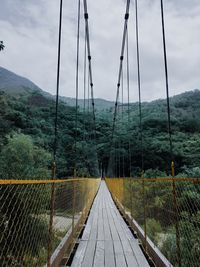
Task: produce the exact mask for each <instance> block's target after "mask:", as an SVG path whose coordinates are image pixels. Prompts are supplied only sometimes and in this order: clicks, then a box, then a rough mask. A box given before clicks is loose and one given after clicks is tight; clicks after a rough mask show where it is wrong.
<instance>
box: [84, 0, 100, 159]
mask: <svg viewBox="0 0 200 267" xmlns="http://www.w3.org/2000/svg"><path fill="white" fill-rule="evenodd" d="M83 6H84V19H85V29H86V41H87V54H88V68H89V82H90V90H91V102H92V114H93V127H94V145H95V151H96V159H97V164H98V155H97V141H96V115H95V104H94V88H93V87H94V84H93V76H92V64H91V59H92V57H91V49H90V34H89V23H88V19H89V16H88V9H87V0H83Z"/></svg>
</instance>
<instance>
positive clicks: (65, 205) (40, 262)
mask: <svg viewBox="0 0 200 267" xmlns="http://www.w3.org/2000/svg"><path fill="white" fill-rule="evenodd" d="M99 182H100V180H99V179H87V178H84V179H67V180H0V266H1V267H7V266H15V267H17V266H20V267H21V266H25V267H28V266H31V267H34V266H37V267H40V266H41V267H42V266H45V264H46V266H58V263H60V262H61V260H63V258H66V257H67V255H69V254H70V252H71V250H72V248H73V246H74V244H75V239H76V237H77V235H78V233H79V232H80V230H81V226H82V224H83V223H84V221H85V218H86V217H87V214H88V212H89V210H90V206H91V204H92V201H93V199H94V197H95V194H96V192H97V190H98V186H99ZM66 260H67V259H66Z"/></svg>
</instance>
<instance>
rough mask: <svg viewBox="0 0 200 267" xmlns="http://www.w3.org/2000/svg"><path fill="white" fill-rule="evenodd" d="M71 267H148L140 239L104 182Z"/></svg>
mask: <svg viewBox="0 0 200 267" xmlns="http://www.w3.org/2000/svg"><path fill="white" fill-rule="evenodd" d="M71 266H72V267H79V266H81V267H104V266H106V267H115V266H116V267H127V266H130V267H148V266H149V264H148V262H147V260H146V258H145V257H144V254H143V253H142V251H141V249H140V247H139V245H138V241H137V239H135V238H134V236H133V235H132V233H131V231H130V230H129V228H128V226H127V224H126V223H125V221H124V220H123V218H122V217H121V215H120V213H119V211H118V210H117V208H116V206H115V204H114V202H113V200H112V198H111V195H110V192H109V191H108V189H107V186H106V184H105V182H104V181H102V182H101V185H100V189H99V192H98V194H97V196H96V198H95V200H94V203H93V206H92V209H91V212H90V215H89V218H88V221H87V224H86V227H85V229H84V232H83V235H82V238H81V240H80V243H79V246H78V248H77V251H76V253H75V256H74V259H73V262H72V265H71Z"/></svg>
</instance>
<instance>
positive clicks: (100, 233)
mask: <svg viewBox="0 0 200 267" xmlns="http://www.w3.org/2000/svg"><path fill="white" fill-rule="evenodd" d="M100 198H101V199H100V205H99V214H98V233H97V239H98V240H105V239H104V226H103V192H102V191H101V195H100Z"/></svg>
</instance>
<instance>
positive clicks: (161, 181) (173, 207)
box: [106, 178, 200, 267]
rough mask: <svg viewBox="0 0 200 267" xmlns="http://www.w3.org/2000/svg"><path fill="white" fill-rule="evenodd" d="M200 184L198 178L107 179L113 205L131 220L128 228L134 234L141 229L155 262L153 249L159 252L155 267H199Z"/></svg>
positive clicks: (148, 250) (146, 248)
mask: <svg viewBox="0 0 200 267" xmlns="http://www.w3.org/2000/svg"><path fill="white" fill-rule="evenodd" d="M199 181H200V179H199V178H197V179H194V178H185V179H184V178H149V179H135V178H107V179H106V183H107V185H108V187H109V190H110V192H111V194H112V196H113V198H114V199H115V201H116V203H117V204H118V206H119V207H120V208H121V210H122V212H123V213H124V214H125V216H127V218H130V225H131V226H132V227H133V229H134V230H136V231H138V230H139V232H140V228H141V229H142V237H141V236H140V237H141V239H142V240H141V241H142V243H143V247H144V249H145V250H146V252H147V254H149V255H150V257H152V258H153V260H154V261H157V259H156V257H157V256H156V257H155V255H154V252H155V251H156V249H158V251H159V252H161V256H160V259H159V261H160V262H162V264H160V263H159V264H158V266H169V265H167V264H170V263H171V265H173V266H178V267H179V266H182V267H198V266H199V263H200V185H199ZM140 234H141V233H140ZM151 241H152V242H153V243H152V242H151ZM152 251H153V252H152ZM163 255H164V256H165V257H164V258H165V259H166V261H165V259H163V257H162V256H163ZM166 262H167V263H166Z"/></svg>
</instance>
